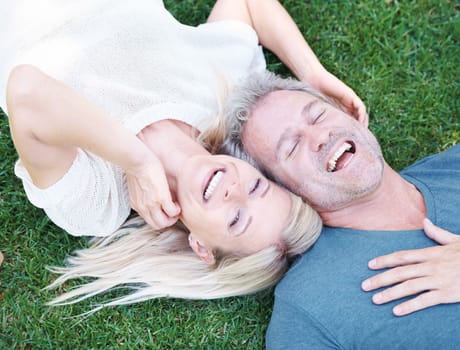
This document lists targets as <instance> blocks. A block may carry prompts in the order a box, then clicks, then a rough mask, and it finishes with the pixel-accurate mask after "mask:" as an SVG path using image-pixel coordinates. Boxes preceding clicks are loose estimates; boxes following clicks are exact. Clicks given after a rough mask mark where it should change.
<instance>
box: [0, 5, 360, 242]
mask: <svg viewBox="0 0 460 350" xmlns="http://www.w3.org/2000/svg"><path fill="white" fill-rule="evenodd" d="M0 13H2V14H4V16H8V18H5V19H4V20H2V21H0V49H1V52H2V53H3V54H2V63H1V65H0V90H1V91H3V93H5V92H6V82H7V79H8V77H9V75H10V74H11V71H12V70H13V68H14V67H15V66H18V65H20V64H31V65H34V66H36V67H38V68H39V69H40V70H41V71H43V72H44V73H45V74H47V75H49V76H51V77H53V78H55V79H58V80H60V81H63V82H64V83H65V84H66V85H68V86H70V87H72V88H74V89H75V90H76V91H77V92H78V93H79V94H81V95H83V96H85V97H86V98H88V99H89V100H90V101H91V102H93V103H94V104H95V105H97V106H98V107H99V108H101V109H102V110H104V111H106V112H107V114H108V115H110V118H111V119H115V120H116V125H117V126H116V127H115V126H113V127H112V128H110V129H106V128H105V127H104V128H103V127H102V126H101V124H100V123H99V122H98V121H96V120H88V118H85V116H81V115H80V116H78V117H77V119H78V121H79V123H80V124H79V125H83V121H85V123H86V124H84V125H85V127H86V129H85V130H82V133H77V132H75V130H76V128H77V126H76V125H75V123H73V121H72V120H70V119H69V118H67V119H66V118H62V119H60V120H59V121H55V124H54V125H55V126H56V128H55V129H56V130H59V133H58V132H54V133H53V135H54V138H53V140H52V142H53V152H54V154H53V156H51V157H49V159H43V163H41V164H37V162H36V158H35V160H34V162H33V164H25V162H26V161H27V160H26V159H25V158H24V157H21V161H20V163H19V164H18V166H17V168H16V173H17V174H18V176H20V177H21V179H23V182H24V186H25V189H26V192H27V194H28V196H29V198H30V200H31V201H32V203H34V204H35V205H37V206H40V207H44V208H45V210H46V211H47V213H48V215H49V216H50V217H51V218H52V219H53V221H54V222H55V223H57V224H58V225H59V226H61V227H62V228H64V229H65V230H66V231H68V232H70V233H72V234H76V235H83V234H84V235H106V234H109V233H111V232H113V231H114V230H116V229H117V228H119V227H120V225H121V224H122V223H123V222H124V220H125V219H126V218H127V216H128V214H129V211H130V209H131V207H132V208H134V209H135V210H136V211H138V213H139V214H140V215H141V216H142V217H143V218H144V219H145V220H146V222H147V223H149V224H150V225H151V226H152V227H154V228H163V227H167V226H169V225H171V224H173V223H174V222H175V221H176V220H177V219H178V214H179V212H180V208H179V207H178V206H177V203H174V200H173V198H172V197H171V194H170V193H169V192H168V190H167V183H166V179H165V175H164V169H163V168H162V165H161V164H160V162H159V161H158V159H157V157H156V156H155V154H153V153H152V152H150V151H149V150H148V149H147V148H146V147H145V146H143V145H142V143H141V142H140V141H139V140H138V139H136V138H135V137H134V135H136V134H137V133H139V132H140V131H141V130H142V129H143V128H144V127H145V126H146V125H149V124H150V123H153V122H155V121H158V120H161V119H167V118H171V119H175V120H181V121H183V122H185V123H187V124H189V125H191V126H193V127H195V128H197V129H199V130H201V131H202V130H204V129H206V128H208V127H209V126H210V124H211V123H212V120H213V118H214V117H215V116H216V114H217V113H218V103H217V101H218V97H219V96H220V95H221V93H222V87H223V86H224V85H226V86H227V87H229V88H231V87H232V86H233V85H234V84H235V83H236V82H237V81H239V80H240V79H241V78H242V77H245V76H247V75H248V74H250V73H254V72H259V71H263V70H264V69H265V60H264V56H263V53H262V50H261V47H260V46H259V42H260V43H261V44H263V45H264V46H266V47H267V48H268V49H270V50H272V51H273V52H274V53H275V54H277V55H278V56H279V57H280V58H281V59H282V60H283V61H284V62H286V64H287V65H288V66H289V68H290V69H291V70H292V71H293V73H294V74H296V76H297V77H299V78H301V79H303V80H305V81H308V82H310V83H311V84H312V85H313V86H316V87H317V88H318V89H319V90H321V91H323V92H325V93H326V94H329V95H331V96H336V97H337V99H338V100H339V101H340V102H341V104H342V106H343V108H345V109H347V110H350V111H352V112H354V113H356V114H357V115H360V116H361V117H362V118H366V113H365V107H364V105H363V104H362V102H361V100H360V99H359V98H358V97H357V96H356V95H355V94H354V92H353V91H352V90H351V89H350V88H348V87H347V86H346V85H345V84H343V83H342V82H340V81H339V80H338V79H337V78H335V77H334V76H333V75H331V74H330V73H329V72H327V71H326V70H325V69H324V67H322V65H321V64H320V63H319V61H318V59H317V58H316V56H315V55H314V54H313V52H312V51H311V49H310V48H309V46H308V44H307V43H306V42H305V40H304V39H303V36H302V35H301V33H300V32H299V30H298V29H297V27H296V26H295V24H294V22H293V21H292V19H291V18H290V17H289V15H288V14H287V12H286V11H285V10H284V8H283V7H282V6H281V5H280V4H279V3H278V2H277V1H275V0H252V1H247V0H219V1H217V2H216V4H215V6H214V8H213V10H212V12H211V14H210V16H209V19H208V23H205V24H202V25H199V26H197V27H192V26H187V25H183V24H181V23H179V22H178V21H177V20H176V19H174V18H173V17H172V16H171V14H170V13H169V12H168V11H167V10H166V9H165V8H164V5H163V3H162V1H160V0H133V1H124V0H110V1H109V0H83V1H79V2H75V1H72V0H46V1H41V2H36V1H33V0H20V1H14V2H13V1H5V2H2V3H1V4H0ZM273 23H277V25H276V26H273V25H272V24H273ZM287 37H289V38H290V39H289V40H285V38H287ZM24 85H26V86H22V87H20V89H22V92H21V93H25V94H27V91H24V90H25V89H26V88H27V82H26V84H24ZM4 101H6V99H5V98H1V96H0V106H1V107H2V108H3V109H4V111H5V112H7V114H8V108H7V105H6V104H5V102H4ZM28 122H29V123H32V122H34V121H33V120H32V119H30V120H29V121H28ZM59 122H61V124H59ZM36 123H37V127H42V128H43V127H44V126H45V124H43V123H42V121H40V120H38V121H36ZM49 124H50V123H48V124H47V125H49ZM113 125H115V122H114V124H113ZM47 131H48V132H49V131H50V129H47ZM89 131H91V134H92V136H91V137H89V135H88V139H89V140H90V141H89V142H88V141H87V140H83V139H82V138H81V137H80V135H82V134H83V135H85V134H87V133H88V132H89ZM102 131H105V133H104V135H101V133H102ZM58 135H61V138H60V139H59V138H58V137H57V136H58ZM95 140H97V142H98V143H97V144H96V143H95ZM69 143H72V145H71V147H69ZM75 145H76V146H77V147H73V146H75ZM108 145H110V146H111V147H115V148H116V147H117V146H118V148H117V149H116V151H111V150H110V149H109V148H108ZM128 145H129V147H127V146H128ZM61 146H62V147H61ZM48 148H49V147H48ZM76 149H84V150H86V151H89V152H91V153H92V154H93V155H95V156H96V157H92V158H91V159H88V158H85V159H84V160H83V158H84V157H83V156H84V154H82V153H81V152H79V153H77V152H76ZM127 150H129V152H128V151H127ZM77 154H78V155H79V157H78V158H75V157H76V155H77ZM80 155H81V156H82V157H80ZM63 158H64V159H65V160H66V161H65V162H62V161H61V160H62V159H63ZM54 159H59V160H60V161H59V163H58V164H56V163H55V162H54V161H53V160H54ZM75 159H77V161H79V162H80V161H81V162H87V164H90V165H91V166H90V167H91V169H93V170H94V169H96V168H100V169H104V171H107V172H108V173H109V176H106V175H103V176H102V175H101V176H102V178H105V179H106V178H108V177H110V178H113V180H112V182H111V183H110V184H106V185H105V187H104V188H102V187H99V188H100V189H99V190H98V194H100V196H101V198H105V199H104V200H99V201H98V205H97V206H94V205H93V206H88V208H91V210H90V211H85V210H84V208H79V210H76V209H75V208H74V207H71V206H70V207H66V208H67V211H65V210H64V209H65V208H64V207H62V208H61V209H59V210H60V211H59V212H55V210H52V209H49V208H47V207H50V206H54V205H53V202H55V201H56V196H60V197H61V198H68V197H69V195H73V194H74V193H70V194H69V195H68V194H65V193H56V192H54V193H53V186H50V185H51V184H55V183H57V180H58V179H61V175H62V174H63V173H64V172H65V171H66V170H68V169H69V168H70V166H71V164H73V161H74V160H75ZM101 159H103V160H105V161H109V162H110V163H108V162H103V161H102V160H101ZM81 162H80V163H81ZM92 164H98V167H93V166H92ZM112 164H116V165H117V166H118V167H119V168H121V169H123V170H124V172H125V173H127V174H128V175H129V177H128V184H129V187H130V192H129V195H130V196H131V198H130V201H128V200H126V198H127V196H128V192H127V191H115V190H114V188H115V189H117V188H125V179H124V177H123V176H121V171H120V169H118V168H114V167H113V166H112ZM24 165H25V166H26V167H27V169H28V170H31V169H32V168H33V169H32V170H33V171H34V172H35V173H37V174H36V175H38V173H40V172H46V173H47V174H48V176H49V174H50V173H53V174H54V175H53V176H52V177H48V178H47V182H43V183H41V182H40V181H38V182H37V181H36V182H35V183H34V182H33V181H32V183H31V181H29V180H30V179H29V177H28V175H33V174H26V172H25V171H24ZM99 165H101V166H100V167H99ZM100 169H99V170H100ZM94 171H96V170H94ZM110 174H111V175H110ZM38 176H39V175H38ZM101 176H99V177H97V178H96V177H94V178H93V180H91V181H92V182H91V185H92V186H93V187H95V186H96V181H97V180H98V179H100V178H101ZM88 181H89V180H88ZM34 184H36V185H38V187H39V189H40V191H38V190H37V189H36V188H35V186H34ZM88 186H89V184H88V183H85V184H81V186H80V188H84V187H88ZM97 186H101V184H100V183H98V185H97ZM54 188H56V186H54ZM45 189H46V190H45ZM107 193H110V196H108V195H107ZM50 197H51V199H50ZM48 201H50V202H51V203H50V204H48ZM94 202H95V201H94ZM129 203H131V205H129ZM54 207H55V206H54ZM52 211H53V212H52ZM77 212H80V216H79V218H77V217H76V215H77ZM69 214H71V215H69ZM69 217H70V218H75V220H73V222H69V219H68V218H69ZM90 217H92V218H94V220H89V218H90ZM81 218H84V219H85V220H81ZM96 218H97V220H96Z"/></svg>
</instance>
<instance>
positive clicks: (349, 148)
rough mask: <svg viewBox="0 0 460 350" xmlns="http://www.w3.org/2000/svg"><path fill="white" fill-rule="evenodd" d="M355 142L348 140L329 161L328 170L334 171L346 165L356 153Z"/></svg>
mask: <svg viewBox="0 0 460 350" xmlns="http://www.w3.org/2000/svg"><path fill="white" fill-rule="evenodd" d="M355 151H356V150H355V144H354V143H353V142H352V141H346V142H345V143H344V144H343V145H342V146H340V148H339V149H338V150H337V151H336V152H335V153H334V155H333V156H332V158H331V159H329V162H327V171H328V172H330V173H332V172H334V171H338V170H340V169H342V168H344V167H345V165H347V164H348V162H349V161H350V160H351V159H352V158H353V155H354V154H355Z"/></svg>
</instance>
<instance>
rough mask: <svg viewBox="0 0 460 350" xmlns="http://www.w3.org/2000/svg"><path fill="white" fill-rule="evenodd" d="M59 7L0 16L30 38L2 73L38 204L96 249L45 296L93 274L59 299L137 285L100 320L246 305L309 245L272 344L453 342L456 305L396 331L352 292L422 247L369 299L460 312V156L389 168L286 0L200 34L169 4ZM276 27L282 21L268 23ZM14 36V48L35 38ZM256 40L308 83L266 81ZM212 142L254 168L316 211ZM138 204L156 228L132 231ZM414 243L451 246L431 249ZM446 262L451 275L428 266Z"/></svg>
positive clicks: (22, 166)
mask: <svg viewBox="0 0 460 350" xmlns="http://www.w3.org/2000/svg"><path fill="white" fill-rule="evenodd" d="M48 4H49V5H50V6H53V5H54V6H57V4H54V2H53V1H49V2H48ZM2 6H5V5H2ZM6 6H7V7H8V6H11V7H14V6H15V5H13V4H11V5H6ZM59 8H60V11H59V12H58V13H56V12H55V11H46V13H47V14H49V16H50V18H46V19H43V18H40V17H37V16H35V17H34V18H33V19H27V18H25V14H23V13H20V12H18V11H8V12H2V13H11V14H15V15H16V16H17V17H14V16H13V19H12V20H10V21H9V22H8V23H13V24H16V26H20V25H21V23H27V24H28V26H27V27H26V29H31V31H30V32H28V33H27V35H26V36H25V37H26V38H29V39H30V40H29V41H27V40H22V41H21V40H12V39H9V40H10V41H7V42H6V45H7V47H8V51H7V52H9V53H10V56H9V57H7V58H6V59H5V61H4V66H3V67H2V72H1V74H2V76H1V79H2V83H4V84H5V85H6V79H7V77H8V76H9V81H8V85H7V98H6V100H7V114H8V116H9V119H10V124H11V131H12V137H13V140H14V143H15V146H16V148H17V150H18V153H19V156H20V161H19V162H18V163H17V165H16V169H15V170H16V173H17V175H18V176H19V177H21V179H22V180H23V183H24V187H25V190H26V193H27V195H28V197H29V199H30V201H31V202H32V203H33V204H35V205H36V206H39V207H42V208H44V209H45V211H46V213H47V214H48V216H49V217H50V218H51V219H52V220H53V221H54V222H55V223H56V224H57V225H59V226H60V227H62V228H64V229H65V230H66V231H68V232H69V233H71V234H74V235H97V236H104V237H103V238H98V239H96V240H95V241H94V242H93V245H92V247H91V248H90V249H88V250H84V251H80V252H77V253H76V255H75V256H74V257H72V258H70V259H69V267H66V268H62V269H59V268H57V269H56V271H57V272H59V273H62V276H61V277H60V278H59V279H58V280H57V281H56V282H55V283H54V284H53V286H57V285H60V284H62V283H63V282H65V281H66V280H67V279H71V278H76V277H81V276H91V277H96V279H95V280H94V281H92V282H90V283H88V284H85V285H82V286H81V287H80V288H78V289H74V290H72V291H70V292H68V293H66V294H64V295H62V296H60V297H58V298H57V299H56V300H55V301H54V303H55V304H60V303H66V302H71V301H74V300H80V299H83V298H86V297H89V296H91V295H94V294H97V293H102V292H104V291H106V290H108V289H110V288H113V287H116V286H118V285H123V284H132V285H134V286H135V287H136V288H135V289H134V291H133V293H132V294H130V295H127V296H125V297H122V298H121V299H118V300H115V301H112V302H108V303H107V304H105V305H114V304H123V303H130V302H136V301H141V300H145V299H148V298H154V297H161V296H166V295H168V296H175V297H183V298H217V297H224V296H229V295H240V294H244V293H251V292H254V291H257V290H260V289H262V288H265V287H267V286H270V285H273V284H274V283H276V282H277V281H278V280H279V279H280V278H281V276H282V275H283V273H284V272H285V271H286V269H287V267H288V264H289V263H290V262H291V261H292V259H293V258H294V257H296V256H297V255H299V254H301V253H304V252H305V251H307V250H308V249H309V248H310V247H311V246H312V245H313V243H315V241H316V243H315V245H314V246H313V248H312V249H311V250H310V251H309V252H308V253H307V254H303V255H302V256H301V257H300V258H298V259H297V260H296V261H295V263H294V265H293V266H292V267H291V269H290V271H289V272H288V273H287V275H286V276H285V278H284V279H283V281H282V282H281V283H280V284H279V285H278V287H277V289H276V299H275V307H274V312H273V316H272V321H271V323H270V326H269V330H268V335H267V346H268V347H269V348H275V349H277V348H287V347H289V348H296V347H297V348H328V347H332V348H335V347H336V348H354V347H361V348H379V347H383V346H385V347H388V346H392V347H399V348H423V347H427V346H430V347H434V346H436V345H438V346H442V347H443V348H448V347H449V346H454V345H453V344H454V343H455V341H456V340H458V338H459V336H458V335H456V334H457V332H456V331H455V330H456V327H455V324H456V322H455V321H458V320H459V318H460V317H459V316H457V315H459V313H458V311H460V310H459V307H458V304H451V305H443V306H436V307H434V308H430V309H427V310H424V311H422V312H418V313H415V314H413V315H411V316H409V317H404V318H398V317H394V316H393V315H392V314H391V312H390V310H389V308H390V307H392V306H393V305H396V304H395V302H392V303H389V304H386V305H385V306H384V307H383V308H380V307H377V306H375V305H373V304H372V303H371V301H370V297H369V295H368V294H367V293H365V292H363V291H362V290H361V286H360V281H362V280H363V279H365V278H367V277H370V276H371V273H370V271H369V270H368V268H367V262H368V261H369V260H370V259H372V258H374V257H376V256H379V255H382V254H388V253H391V252H394V251H396V250H401V249H415V248H422V247H430V248H426V249H425V250H412V251H408V252H405V253H396V254H391V255H388V256H384V257H380V258H377V259H376V260H372V263H370V265H371V266H370V267H371V268H373V269H380V268H384V267H393V266H398V265H407V266H403V267H398V268H396V269H394V270H389V271H388V272H385V273H383V274H381V275H377V276H375V277H373V278H371V279H368V280H366V281H365V282H364V283H363V286H362V287H363V289H365V290H372V289H376V288H379V287H384V286H389V285H395V286H394V287H393V288H390V289H387V290H385V291H383V292H382V293H379V294H376V295H374V297H373V298H374V302H375V303H387V302H389V301H392V300H396V299H400V298H402V297H408V296H411V295H414V294H419V293H421V294H420V295H419V296H418V297H417V298H415V299H408V303H405V304H402V305H400V306H399V309H398V308H396V309H395V310H394V312H395V314H398V315H403V314H406V313H410V312H412V311H415V310H417V309H420V308H424V307H427V306H430V305H434V304H440V303H449V302H450V303H455V302H457V301H459V300H460V297H459V296H460V292H458V291H456V290H455V288H457V289H458V287H457V286H456V284H457V285H458V282H457V280H458V278H457V279H456V278H455V276H456V274H457V272H456V270H458V269H455V265H457V266H458V260H454V258H451V256H452V257H455V254H456V252H457V251H458V249H459V248H458V245H459V243H458V241H457V236H455V235H453V234H451V233H449V232H447V231H444V230H442V229H440V228H438V227H437V226H439V227H442V228H444V229H446V230H448V231H451V232H455V231H458V227H459V220H460V219H459V218H458V215H455V214H456V213H458V210H457V209H456V208H457V207H458V203H456V200H457V201H458V198H460V196H459V191H460V186H459V185H460V183H459V182H460V176H459V174H460V169H459V166H460V159H459V158H460V154H459V152H460V149H459V146H456V147H453V148H452V149H451V150H449V151H447V152H444V153H443V154H440V155H437V156H434V157H431V158H427V159H425V160H423V161H421V162H419V163H417V164H416V165H414V166H412V167H409V168H408V169H406V170H404V171H403V172H402V173H401V174H397V173H396V172H395V171H393V170H392V169H391V168H390V167H389V166H388V165H387V164H386V163H385V161H384V160H383V157H382V154H381V151H380V147H379V145H378V143H377V141H376V139H375V138H374V137H373V135H372V133H371V132H370V131H369V130H368V129H367V116H366V113H365V108H364V106H363V104H362V102H361V101H360V100H359V98H357V97H356V95H355V94H354V93H353V92H352V91H351V90H350V89H349V88H348V87H346V86H345V85H344V84H343V83H341V82H340V81H338V80H337V79H336V78H334V77H333V76H331V75H330V74H329V73H328V72H327V71H325V70H324V68H323V67H322V66H321V65H320V63H319V62H318V61H317V59H316V57H315V56H314V54H313V53H312V52H311V50H310V49H309V47H308V45H307V44H306V43H305V41H304V40H303V38H302V36H301V34H300V33H299V32H298V30H297V28H296V27H295V25H294V23H293V22H292V20H291V19H290V18H289V16H288V15H287V13H286V12H285V11H284V9H283V8H282V7H281V6H280V5H279V4H278V3H277V2H276V1H271V0H270V1H267V0H261V1H243V0H241V1H235V0H219V1H217V2H216V5H215V6H214V8H213V10H212V12H211V14H210V17H209V20H208V22H209V23H206V24H203V25H200V26H198V27H189V26H184V25H182V24H180V23H178V22H177V21H176V20H175V19H174V18H173V17H172V16H171V15H170V14H169V13H168V12H167V11H166V10H165V9H164V7H163V4H162V2H161V1H141V0H137V1H130V2H129V3H126V2H124V1H110V3H109V2H108V1H102V0H100V1H96V2H95V1H89V0H88V1H83V2H79V3H78V5H74V4H72V2H70V1H68V2H62V1H60V2H59ZM9 10H11V9H9ZM274 16H275V17H274ZM121 18H123V20H121ZM274 18H276V19H277V20H276V23H281V24H282V25H280V26H278V27H277V28H273V26H271V25H270V23H271V22H272V21H274ZM235 20H237V21H235ZM34 21H36V24H37V26H36V27H34V24H35V22H34ZM238 21H239V22H238ZM44 23H46V25H44ZM248 24H249V25H248ZM251 26H252V27H253V28H251ZM13 28H14V25H12V27H11V28H8V31H7V32H10V33H12V35H11V36H12V37H13V38H14V35H19V34H18V33H20V35H24V32H21V31H19V30H13ZM37 28H40V31H41V32H40V31H38V30H37ZM16 29H17V28H16ZM14 33H15V34H14ZM256 33H257V35H256ZM286 37H290V38H292V40H290V41H286V40H284V38H286ZM259 42H260V43H261V44H263V45H264V46H265V47H267V48H268V49H270V50H272V51H273V52H274V53H276V54H277V55H278V56H279V57H280V58H281V59H282V60H283V61H284V62H286V64H287V65H288V66H289V68H291V70H292V71H293V73H294V74H295V75H296V76H297V77H298V78H299V79H300V80H302V81H304V83H301V82H298V81H294V80H284V79H281V78H278V77H276V76H274V75H272V74H270V73H268V72H266V71H265V62H264V59H263V55H262V53H261V50H260V47H259V46H258V44H259ZM8 45H9V46H8ZM134 53H135V54H134ZM183 58H185V59H183ZM21 64H28V65H21ZM31 65H33V66H36V67H38V68H36V67H33V66H31ZM14 66H17V67H16V68H13V67H14ZM10 72H11V73H10ZM247 76H249V78H248V79H243V78H245V77H247ZM55 79H58V80H55ZM63 82H64V83H63ZM306 83H309V85H307V84H306ZM223 85H227V86H228V87H229V90H230V93H229V96H228V98H226V99H225V100H224V99H223V98H222V97H223V96H224V95H225V94H224V92H223V90H224V89H222V87H223ZM69 86H70V87H69ZM310 86H313V87H314V88H315V89H313V88H311V87H310ZM5 89H6V88H5ZM317 90H319V91H320V92H317ZM220 91H222V92H220ZM324 95H327V96H331V97H332V100H329V98H327V97H324ZM222 100H224V103H223V115H224V119H223V120H222V119H221V120H216V118H215V116H216V115H217V114H218V113H219V101H222ZM2 107H5V106H2ZM347 113H350V114H347ZM351 114H352V115H353V117H352V116H351ZM197 130H201V131H203V132H202V133H201V134H200V135H199V136H198V138H199V140H200V143H198V142H197V141H196V137H195V136H197V135H198V131H197ZM228 134H230V136H229V137H227V136H228ZM224 139H226V141H225V142H224ZM222 143H223V146H221V145H222ZM203 145H204V146H205V147H206V148H207V149H208V150H212V151H213V152H215V151H225V152H228V153H230V154H233V155H237V156H238V157H241V158H243V159H246V160H250V161H252V162H254V164H257V165H258V166H259V167H260V169H262V170H263V171H264V172H265V173H267V174H269V175H270V176H271V178H273V179H275V180H276V181H277V182H280V183H283V184H284V185H285V186H286V187H287V188H289V189H290V190H292V191H293V192H295V193H297V194H298V195H300V196H302V197H303V198H304V199H305V200H306V202H308V203H309V204H310V205H311V207H310V206H309V205H307V204H305V203H304V202H303V201H301V200H300V199H299V197H297V196H294V195H292V194H291V193H290V192H288V191H286V190H285V189H284V188H282V187H279V186H278V185H276V184H275V183H274V182H271V181H269V180H267V179H266V178H265V177H263V176H262V175H261V174H260V173H259V171H257V170H256V169H255V168H254V167H252V166H250V165H248V164H247V163H246V162H243V161H241V160H238V159H236V158H232V157H230V156H226V155H215V156H213V155H211V154H210V153H209V152H208V151H207V150H206V149H205V148H204V147H203ZM168 189H169V191H168ZM449 199H451V200H449ZM131 208H134V209H136V211H137V212H138V213H139V214H140V215H141V216H142V218H144V220H145V221H146V222H147V223H148V224H149V225H141V220H138V219H134V220H131V221H128V222H127V223H124V222H125V220H126V218H127V217H128V215H129V213H130V209H131ZM312 208H313V209H315V210H312ZM317 213H319V216H321V218H322V220H323V222H324V224H325V225H326V226H325V227H324V228H323V229H322V233H321V235H320V236H319V233H320V231H321V221H320V219H319V216H318V215H317ZM425 217H429V218H430V219H431V220H432V221H433V222H434V223H435V224H436V225H437V226H434V225H433V224H431V223H430V222H428V221H426V220H424V218H425ZM178 220H179V221H178ZM173 224H174V226H173V227H171V228H167V227H169V226H171V225H173ZM120 226H121V228H120ZM338 227H343V228H338ZM210 228H211V229H210ZM422 228H424V229H425V232H426V234H427V235H428V236H429V237H431V238H433V239H435V240H436V241H438V242H439V243H441V244H443V245H442V246H436V247H431V246H433V245H434V243H433V242H432V241H431V240H430V239H429V238H427V237H426V236H425V234H424V230H423V229H422ZM318 237H319V239H318ZM317 239H318V240H317ZM456 242H457V243H456ZM443 259H444V260H448V261H447V264H449V263H450V264H451V265H452V266H454V267H446V268H442V269H438V270H435V269H434V267H433V266H437V265H436V261H437V260H441V261H442V260H443ZM310 260H311V261H310ZM447 266H450V265H447ZM139 285H141V286H142V288H140V289H138V288H137V287H138V286H139ZM338 298H340V301H341V302H340V303H339V302H338V300H337V299H338ZM404 305H405V306H404ZM385 308H388V310H385ZM365 321H367V322H365ZM408 334H411V336H408Z"/></svg>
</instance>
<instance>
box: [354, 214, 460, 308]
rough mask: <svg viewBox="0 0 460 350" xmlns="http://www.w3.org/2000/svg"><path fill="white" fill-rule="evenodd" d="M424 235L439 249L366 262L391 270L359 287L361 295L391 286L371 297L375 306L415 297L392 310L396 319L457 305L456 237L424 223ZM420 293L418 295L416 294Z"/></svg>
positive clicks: (459, 252)
mask: <svg viewBox="0 0 460 350" xmlns="http://www.w3.org/2000/svg"><path fill="white" fill-rule="evenodd" d="M424 228H425V233H426V235H427V236H428V237H430V238H431V239H433V240H434V241H436V242H438V243H439V244H440V246H436V247H431V248H424V249H415V250H407V251H400V252H395V253H392V254H389V255H385V256H380V257H378V258H375V259H373V260H371V261H370V262H369V267H370V268H371V269H373V270H379V269H384V268H392V269H391V270H388V271H386V272H383V273H380V274H378V275H376V276H373V277H371V278H369V279H367V280H365V281H364V282H363V283H362V288H363V289H364V290H365V291H372V290H375V289H378V288H381V287H387V286H393V287H391V288H388V289H386V290H384V291H382V292H379V293H377V294H375V295H374V296H373V297H372V300H373V302H374V303H376V304H385V303H387V302H390V301H392V300H397V299H400V298H404V297H406V296H411V295H416V294H418V296H416V297H414V298H412V299H410V300H408V301H406V302H404V303H401V304H399V305H397V306H395V307H394V308H393V313H394V314H395V315H396V316H404V315H408V314H410V313H412V312H415V311H418V310H422V309H425V308H427V307H430V306H434V305H438V304H448V303H458V302H460V236H459V235H455V234H452V233H450V232H448V231H446V230H443V229H441V228H439V227H437V226H435V225H433V224H432V223H431V221H429V220H428V219H425V221H424ZM419 293H420V294H419Z"/></svg>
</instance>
